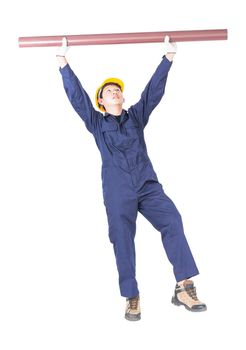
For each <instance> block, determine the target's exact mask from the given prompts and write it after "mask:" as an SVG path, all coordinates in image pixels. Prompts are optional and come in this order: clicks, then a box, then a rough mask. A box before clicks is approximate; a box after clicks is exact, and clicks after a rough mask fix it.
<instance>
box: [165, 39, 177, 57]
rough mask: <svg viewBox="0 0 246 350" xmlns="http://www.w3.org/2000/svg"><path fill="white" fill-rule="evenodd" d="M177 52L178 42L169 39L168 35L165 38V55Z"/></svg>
mask: <svg viewBox="0 0 246 350" xmlns="http://www.w3.org/2000/svg"><path fill="white" fill-rule="evenodd" d="M176 52H177V44H176V43H174V42H171V43H170V41H169V36H168V35H166V36H165V39H164V55H166V54H167V53H172V54H175V53H176Z"/></svg>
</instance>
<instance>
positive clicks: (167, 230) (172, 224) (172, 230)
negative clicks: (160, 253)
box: [161, 209, 184, 236]
mask: <svg viewBox="0 0 246 350" xmlns="http://www.w3.org/2000/svg"><path fill="white" fill-rule="evenodd" d="M161 232H162V233H163V234H164V235H167V234H168V235H171V236H173V235H175V236H177V235H183V234H184V229H183V222H182V217H181V215H180V213H179V212H178V210H177V209H176V210H175V211H173V213H172V214H170V215H168V218H167V222H166V224H164V225H163V226H162V228H161Z"/></svg>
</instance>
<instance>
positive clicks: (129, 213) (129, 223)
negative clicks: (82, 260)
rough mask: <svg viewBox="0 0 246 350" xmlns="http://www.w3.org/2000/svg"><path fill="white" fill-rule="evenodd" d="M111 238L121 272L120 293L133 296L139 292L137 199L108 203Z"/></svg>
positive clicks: (128, 296)
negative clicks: (137, 279) (137, 276)
mask: <svg viewBox="0 0 246 350" xmlns="http://www.w3.org/2000/svg"><path fill="white" fill-rule="evenodd" d="M106 210H107V217H108V224H109V239H110V241H111V243H112V244H113V247H114V254H115V258H116V265H117V270H118V274H119V287H120V293H121V295H122V296H123V297H127V298H132V297H135V296H136V295H138V294H139V290H138V285H137V281H136V255H135V244H134V238H135V233H136V218H137V199H129V198H128V199H127V200H123V199H122V200H121V203H118V204H117V205H115V203H114V202H113V201H112V202H110V201H108V203H107V205H106Z"/></svg>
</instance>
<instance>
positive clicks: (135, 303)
mask: <svg viewBox="0 0 246 350" xmlns="http://www.w3.org/2000/svg"><path fill="white" fill-rule="evenodd" d="M129 304H130V308H131V309H132V310H137V308H138V297H136V298H130V299H129Z"/></svg>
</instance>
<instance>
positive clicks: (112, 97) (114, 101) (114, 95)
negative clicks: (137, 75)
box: [98, 84, 124, 110]
mask: <svg viewBox="0 0 246 350" xmlns="http://www.w3.org/2000/svg"><path fill="white" fill-rule="evenodd" d="M98 101H99V103H100V104H101V105H103V106H104V108H105V109H106V110H107V107H111V106H115V105H120V106H122V104H123V103H124V97H123V94H122V91H121V89H120V88H119V87H118V86H117V85H114V84H112V85H107V86H105V88H104V89H103V93H102V98H99V99H98Z"/></svg>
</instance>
